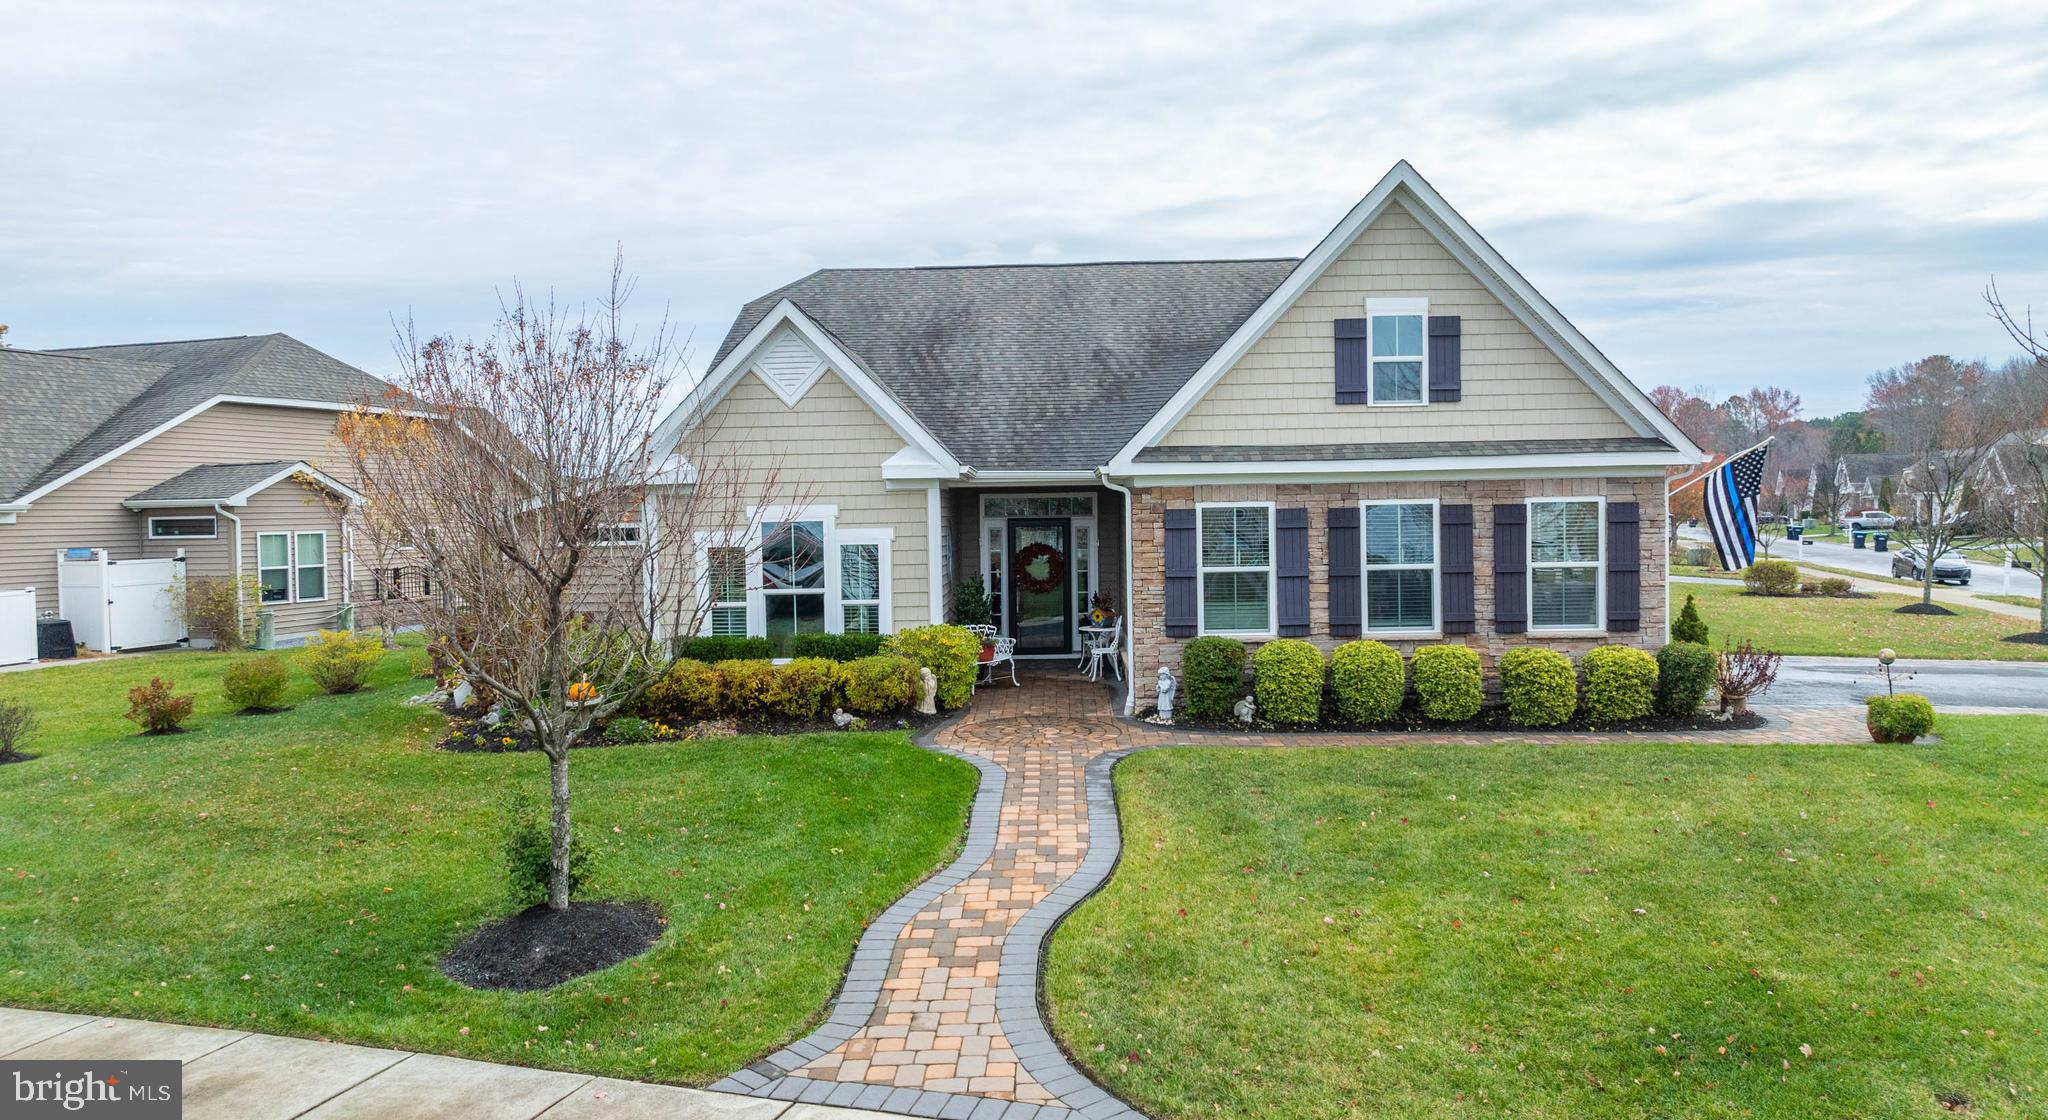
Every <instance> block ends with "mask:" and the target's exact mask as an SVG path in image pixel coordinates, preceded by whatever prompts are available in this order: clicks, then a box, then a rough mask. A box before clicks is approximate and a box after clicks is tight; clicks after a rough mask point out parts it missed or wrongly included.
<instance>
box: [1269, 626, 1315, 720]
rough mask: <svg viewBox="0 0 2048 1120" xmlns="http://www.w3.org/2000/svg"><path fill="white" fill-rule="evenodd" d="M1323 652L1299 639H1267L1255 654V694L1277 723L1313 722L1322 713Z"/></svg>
mask: <svg viewBox="0 0 2048 1120" xmlns="http://www.w3.org/2000/svg"><path fill="white" fill-rule="evenodd" d="M1323 675H1324V669H1323V651H1322V650H1319V649H1317V648H1316V647H1315V646H1314V645H1312V644H1310V643H1308V642H1304V641H1302V640H1301V639H1300V638H1281V639H1280V640H1279V641H1275V642H1267V643H1266V644H1265V645H1262V646H1260V647H1259V652H1257V653H1255V654H1253V655H1252V697H1253V699H1254V700H1255V701H1256V702H1257V703H1258V706H1259V714H1260V715H1261V716H1264V717H1265V718H1267V719H1269V720H1272V721H1273V722H1274V723H1314V722H1316V720H1318V719H1319V718H1321V717H1322V714H1323Z"/></svg>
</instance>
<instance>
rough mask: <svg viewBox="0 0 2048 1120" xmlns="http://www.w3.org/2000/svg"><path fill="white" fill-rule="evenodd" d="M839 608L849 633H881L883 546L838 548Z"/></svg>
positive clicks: (870, 545)
mask: <svg viewBox="0 0 2048 1120" xmlns="http://www.w3.org/2000/svg"><path fill="white" fill-rule="evenodd" d="M839 609H840V612H841V615H842V621H843V622H844V623H845V625H846V632H847V633H848V634H879V633H881V632H882V546H881V545H880V544H842V545H840V546H839Z"/></svg>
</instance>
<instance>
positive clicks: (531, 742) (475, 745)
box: [435, 705, 948, 754]
mask: <svg viewBox="0 0 2048 1120" xmlns="http://www.w3.org/2000/svg"><path fill="white" fill-rule="evenodd" d="M441 710H442V711H443V712H444V713H446V714H447V715H448V717H449V719H450V720H451V721H452V722H451V724H450V725H449V728H448V734H447V735H446V736H444V737H443V738H442V739H441V741H440V742H439V743H436V744H435V746H437V747H439V748H440V749H442V750H444V751H454V752H456V753H458V754H506V753H512V752H518V751H537V750H539V749H540V740H539V738H538V737H536V736H535V735H534V733H533V732H532V730H530V729H528V728H526V727H522V726H516V725H515V724H514V723H513V722H511V721H507V722H503V723H499V724H497V725H495V726H494V725H492V724H488V723H485V722H484V721H483V718H482V717H483V713H482V712H479V711H470V710H463V709H458V708H453V707H449V706H446V705H444V706H442V708H441ZM947 715H948V713H945V712H941V713H939V714H938V715H932V716H927V715H919V714H918V713H917V712H915V711H912V712H906V713H904V714H902V715H900V716H896V717H893V718H886V719H884V718H870V719H866V720H865V721H864V722H865V723H866V725H867V726H866V727H864V728H863V729H862V730H866V731H908V732H910V733H912V734H916V733H918V732H920V731H923V730H924V729H926V728H928V727H931V726H933V725H935V724H937V723H940V722H941V721H943V720H944V719H945V718H946V716H947ZM678 730H679V731H681V732H682V734H681V735H680V736H678V737H676V738H670V739H657V740H648V739H634V740H629V741H620V740H615V739H612V738H611V737H610V736H609V735H608V734H606V725H604V724H599V725H598V726H596V727H594V728H592V729H591V730H590V731H588V732H586V733H584V736H583V737H582V738H581V739H578V740H577V741H576V746H575V747H573V748H571V749H573V750H585V749H589V748H594V747H620V746H635V745H642V744H645V743H648V742H661V743H685V742H692V741H694V740H698V739H715V738H725V737H730V736H733V735H811V734H819V733H822V732H837V731H839V730H841V728H840V727H839V726H838V725H837V724H834V723H833V722H832V717H831V716H829V715H827V716H825V717H823V718H820V719H811V720H803V719H788V718H786V717H783V716H774V715H760V716H745V717H742V718H740V719H736V720H735V719H722V720H702V721H699V722H697V723H695V724H692V725H691V726H689V727H685V728H679V729H678Z"/></svg>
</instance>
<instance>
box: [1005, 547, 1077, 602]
mask: <svg viewBox="0 0 2048 1120" xmlns="http://www.w3.org/2000/svg"><path fill="white" fill-rule="evenodd" d="M1040 560H1043V561H1045V575H1043V576H1034V575H1032V574H1031V566H1032V565H1033V564H1036V563H1038V562H1039V561H1040ZM1010 563H1011V567H1010V572H1011V574H1012V576H1013V577H1014V578H1015V579H1016V581H1017V590H1019V591H1029V592H1031V593H1032V594H1034V595H1043V594H1045V593H1046V592H1048V591H1058V590H1059V589H1060V585H1061V584H1063V583H1065V582H1066V581H1067V558H1066V556H1065V555H1063V554H1062V553H1061V552H1060V550H1059V549H1057V548H1054V547H1053V546H1051V545H1049V544H1027V545H1025V546H1024V547H1023V548H1020V549H1018V550H1017V557H1016V559H1014V560H1012V561H1011V562H1010Z"/></svg>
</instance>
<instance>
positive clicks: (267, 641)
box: [256, 610, 277, 649]
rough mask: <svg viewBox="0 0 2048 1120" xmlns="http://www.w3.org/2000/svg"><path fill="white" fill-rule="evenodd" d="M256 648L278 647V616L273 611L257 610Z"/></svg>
mask: <svg viewBox="0 0 2048 1120" xmlns="http://www.w3.org/2000/svg"><path fill="white" fill-rule="evenodd" d="M256 648H257V649H276V648H277V616H276V615H275V614H272V613H271V612H269V611H267V610H265V611H257V612H256Z"/></svg>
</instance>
